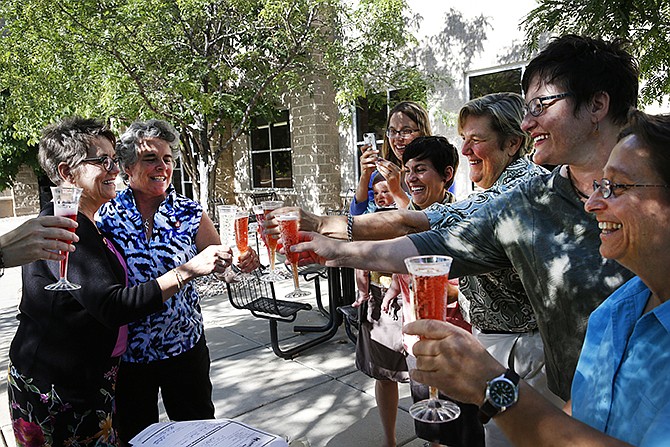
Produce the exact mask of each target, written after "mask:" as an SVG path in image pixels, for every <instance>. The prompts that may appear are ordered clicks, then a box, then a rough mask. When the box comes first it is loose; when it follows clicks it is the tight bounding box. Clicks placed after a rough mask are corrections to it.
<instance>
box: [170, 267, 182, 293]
mask: <svg viewBox="0 0 670 447" xmlns="http://www.w3.org/2000/svg"><path fill="white" fill-rule="evenodd" d="M172 271H173V272H174V276H175V277H176V278H177V287H178V289H179V290H181V289H183V288H184V278H182V276H181V274H180V273H179V272H178V271H177V269H172Z"/></svg>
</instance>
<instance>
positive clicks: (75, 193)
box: [44, 186, 83, 290]
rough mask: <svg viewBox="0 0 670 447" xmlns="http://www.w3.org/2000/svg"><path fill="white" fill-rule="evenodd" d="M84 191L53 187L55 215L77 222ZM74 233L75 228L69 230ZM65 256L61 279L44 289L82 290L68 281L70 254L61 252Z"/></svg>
mask: <svg viewBox="0 0 670 447" xmlns="http://www.w3.org/2000/svg"><path fill="white" fill-rule="evenodd" d="M82 191H83V189H81V188H76V187H67V186H54V187H51V194H52V196H53V202H54V215H55V216H63V217H68V218H70V219H72V220H77V211H78V210H79V198H80V197H81V193H82ZM68 229H69V230H70V231H71V232H73V233H74V228H68ZM60 253H61V254H62V255H65V259H63V260H61V261H60V277H59V279H58V281H57V282H55V283H53V284H49V285H48V286H45V287H44V288H45V289H46V290H77V289H81V286H80V285H79V284H74V283H72V282H70V281H68V280H67V266H68V260H69V257H70V252H68V251H66V252H62V251H61V252H60Z"/></svg>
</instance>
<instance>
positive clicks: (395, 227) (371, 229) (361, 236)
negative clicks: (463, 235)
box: [264, 208, 430, 241]
mask: <svg viewBox="0 0 670 447" xmlns="http://www.w3.org/2000/svg"><path fill="white" fill-rule="evenodd" d="M286 211H299V213H300V230H302V231H311V232H315V233H319V234H322V235H324V236H328V237H331V238H334V239H345V240H346V239H348V236H347V224H348V222H347V216H318V215H316V214H313V213H310V212H309V211H305V210H303V209H300V208H280V209H279V210H275V211H273V212H272V213H270V214H269V215H268V217H267V218H266V221H265V223H264V227H265V228H266V234H275V233H276V234H278V233H279V230H278V228H277V227H274V228H272V227H273V226H276V225H277V224H276V222H274V217H275V216H277V215H280V214H282V213H283V212H286ZM351 228H352V232H353V233H352V234H353V238H354V240H355V241H366V240H371V241H372V240H384V239H391V238H394V237H400V236H405V235H407V234H411V233H419V232H421V231H427V230H429V229H430V225H429V223H428V218H427V217H426V215H425V214H424V213H423V212H421V211H408V210H398V211H384V212H381V213H370V214H363V215H360V216H353V221H352V227H351Z"/></svg>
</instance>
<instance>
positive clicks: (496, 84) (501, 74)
mask: <svg viewBox="0 0 670 447" xmlns="http://www.w3.org/2000/svg"><path fill="white" fill-rule="evenodd" d="M522 70H523V66H521V65H515V66H504V67H494V68H489V69H486V70H478V71H474V72H471V73H469V74H468V75H467V78H468V79H467V81H468V82H467V84H466V85H467V87H468V95H467V97H468V99H469V100H470V99H474V98H479V97H480V96H484V95H488V94H489V93H500V92H512V93H518V94H520V95H521V94H523V92H522V91H521V76H522V74H523V71H522Z"/></svg>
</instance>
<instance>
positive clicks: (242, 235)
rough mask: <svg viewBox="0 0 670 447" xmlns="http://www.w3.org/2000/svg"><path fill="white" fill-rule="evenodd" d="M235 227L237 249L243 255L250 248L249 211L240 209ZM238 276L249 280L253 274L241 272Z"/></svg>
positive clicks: (240, 278) (236, 215) (243, 279)
mask: <svg viewBox="0 0 670 447" xmlns="http://www.w3.org/2000/svg"><path fill="white" fill-rule="evenodd" d="M234 229H235V245H237V250H238V251H239V252H240V255H242V254H243V253H246V252H247V251H248V250H249V213H248V212H247V211H246V210H238V211H237V213H236V214H235V224H234ZM236 277H237V279H239V280H242V281H248V280H250V279H251V278H252V275H250V274H248V273H240V274H238V275H237V276H236Z"/></svg>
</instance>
